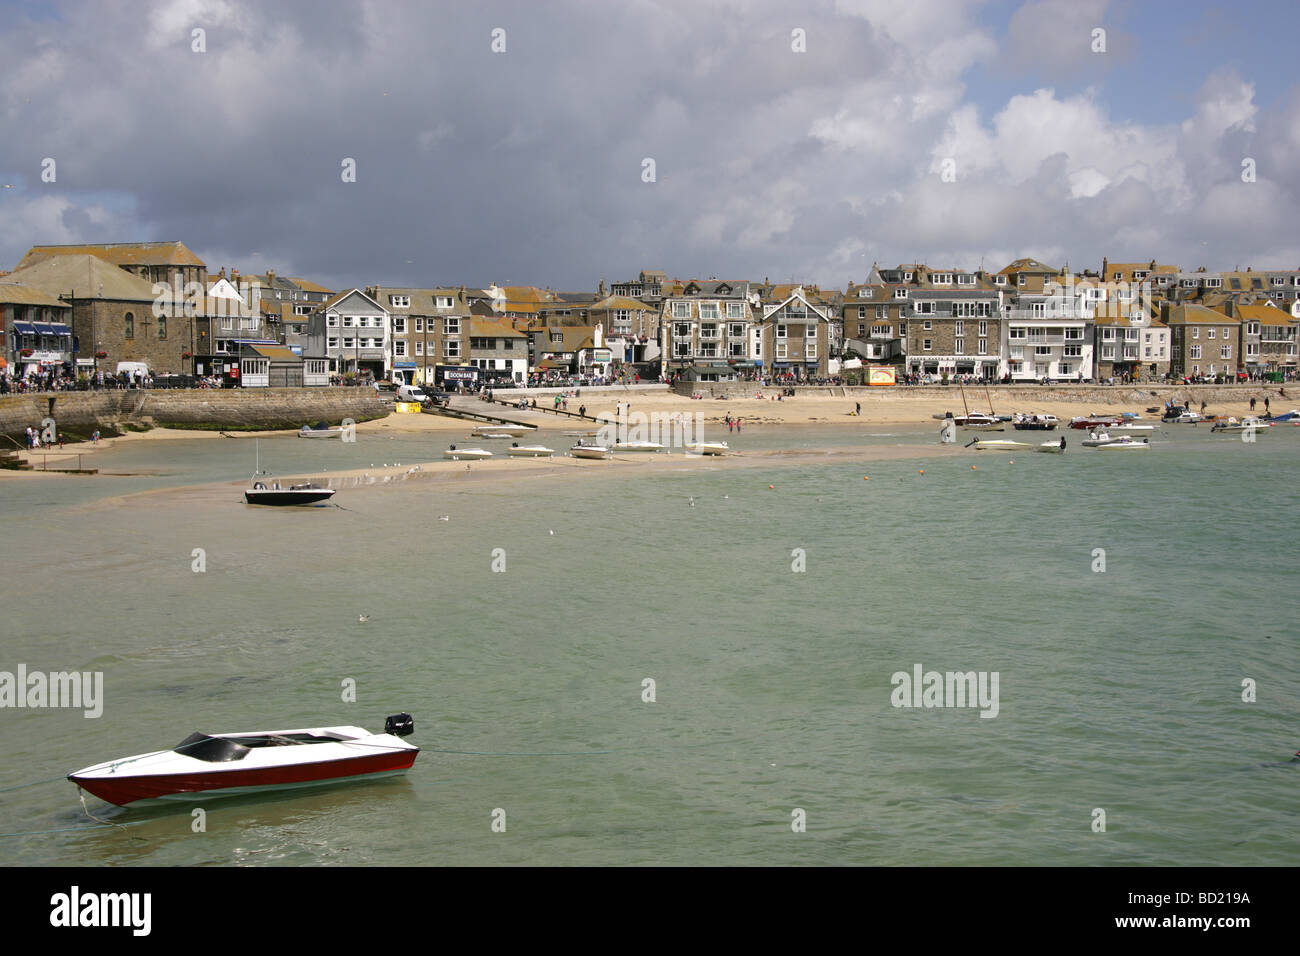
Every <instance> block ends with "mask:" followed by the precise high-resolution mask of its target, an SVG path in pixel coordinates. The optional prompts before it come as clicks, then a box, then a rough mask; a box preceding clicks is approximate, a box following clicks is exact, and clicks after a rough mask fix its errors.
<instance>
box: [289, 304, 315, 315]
mask: <svg viewBox="0 0 1300 956" xmlns="http://www.w3.org/2000/svg"><path fill="white" fill-rule="evenodd" d="M311 312H312V309H311V306H309V305H295V306H294V307H293V314H294V315H311Z"/></svg>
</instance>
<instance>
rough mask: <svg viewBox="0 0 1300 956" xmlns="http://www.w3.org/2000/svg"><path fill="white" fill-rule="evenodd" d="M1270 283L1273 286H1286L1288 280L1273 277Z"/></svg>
mask: <svg viewBox="0 0 1300 956" xmlns="http://www.w3.org/2000/svg"><path fill="white" fill-rule="evenodd" d="M1269 282H1270V283H1271V284H1272V285H1285V284H1286V279H1284V278H1282V277H1281V276H1273V277H1272V278H1271V279H1269Z"/></svg>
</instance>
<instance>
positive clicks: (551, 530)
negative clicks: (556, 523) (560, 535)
mask: <svg viewBox="0 0 1300 956" xmlns="http://www.w3.org/2000/svg"><path fill="white" fill-rule="evenodd" d="M546 533H547V534H555V529H554V528H552V529H550V530H549V531H547V532H546Z"/></svg>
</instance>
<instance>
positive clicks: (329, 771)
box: [68, 714, 420, 807]
mask: <svg viewBox="0 0 1300 956" xmlns="http://www.w3.org/2000/svg"><path fill="white" fill-rule="evenodd" d="M414 730H415V722H414V721H413V720H412V719H411V715H410V714H394V715H393V716H391V717H389V718H388V719H387V720H386V721H385V723H384V732H383V733H382V734H372V733H370V732H369V731H367V730H363V729H362V728H360V727H309V728H299V729H295V730H259V731H253V732H251V733H238V734H212V735H209V734H202V733H194V734H190V735H189V736H188V737H186V738H185V739H184V740H182V741H181V742H180V743H179V744H177V745H176V747H174V748H173V749H171V750H156V751H153V752H151V753H143V754H137V755H136V756H134V757H123V758H121V759H118V760H109V761H106V762H104V763H98V764H94V765H93V766H90V767H86V768H85V769H84V770H78V771H76V772H75V773H70V774H68V779H69V780H71V781H72V782H73V783H75V784H76V785H77V786H78V787H80V788H81V789H83V790H87V791H89V792H90V793H92V794H94V795H95V796H97V797H99V798H100V799H101V800H105V801H107V802H108V803H115V804H117V805H118V806H119V807H121V806H126V805H127V804H128V803H136V802H138V801H146V800H147V801H155V800H183V801H186V802H189V801H193V800H205V799H210V798H213V797H231V796H238V795H241V794H247V793H258V792H263V791H270V790H286V789H293V788H298V787H313V786H321V785H324V784H331V783H342V782H348V781H357V780H362V779H372V778H374V777H377V776H386V775H388V774H393V773H401V772H402V771H404V770H407V769H409V768H410V766H411V765H412V764H413V763H415V758H416V755H417V754H419V752H420V748H419V747H416V746H414V745H413V744H408V743H407V742H406V741H404V740H402V739H401V738H402V737H405V736H407V735H408V734H410V733H412V732H413V731H414Z"/></svg>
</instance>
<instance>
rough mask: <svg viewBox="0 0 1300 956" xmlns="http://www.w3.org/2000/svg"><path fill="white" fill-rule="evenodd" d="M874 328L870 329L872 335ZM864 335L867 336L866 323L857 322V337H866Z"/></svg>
mask: <svg viewBox="0 0 1300 956" xmlns="http://www.w3.org/2000/svg"><path fill="white" fill-rule="evenodd" d="M875 328H876V327H875V326H874V325H873V326H872V327H871V329H872V333H873V334H874V333H875ZM866 334H867V323H865V322H859V323H858V337H859V338H861V337H862V336H864V335H866Z"/></svg>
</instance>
